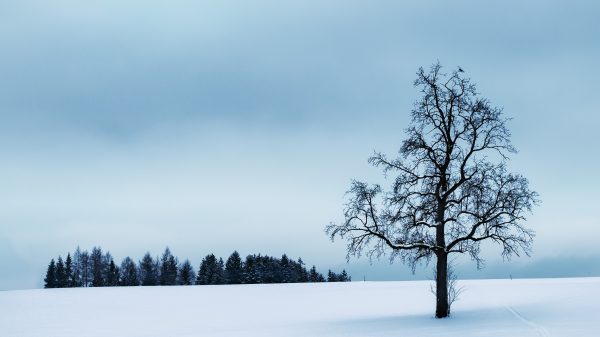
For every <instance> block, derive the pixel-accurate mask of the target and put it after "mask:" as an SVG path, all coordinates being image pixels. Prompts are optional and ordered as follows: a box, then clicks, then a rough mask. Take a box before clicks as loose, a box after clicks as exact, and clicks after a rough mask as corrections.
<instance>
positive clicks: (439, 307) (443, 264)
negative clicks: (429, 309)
mask: <svg viewBox="0 0 600 337" xmlns="http://www.w3.org/2000/svg"><path fill="white" fill-rule="evenodd" d="M435 295H436V306H435V317H436V318H444V317H448V314H449V313H450V308H449V306H448V254H447V253H446V252H438V253H437V266H436V280H435Z"/></svg>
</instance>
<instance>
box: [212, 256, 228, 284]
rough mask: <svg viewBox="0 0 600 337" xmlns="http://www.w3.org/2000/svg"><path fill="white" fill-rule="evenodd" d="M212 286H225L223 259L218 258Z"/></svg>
mask: <svg viewBox="0 0 600 337" xmlns="http://www.w3.org/2000/svg"><path fill="white" fill-rule="evenodd" d="M212 284H225V263H224V262H223V258H219V261H218V262H217V268H216V269H215V274H214V278H213V282H212Z"/></svg>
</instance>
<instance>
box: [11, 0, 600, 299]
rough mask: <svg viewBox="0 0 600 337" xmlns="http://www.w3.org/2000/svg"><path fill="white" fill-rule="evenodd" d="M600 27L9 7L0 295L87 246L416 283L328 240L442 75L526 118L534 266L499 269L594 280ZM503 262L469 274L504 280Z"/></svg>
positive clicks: (500, 15)
mask: <svg viewBox="0 0 600 337" xmlns="http://www.w3.org/2000/svg"><path fill="white" fill-rule="evenodd" d="M599 15H600V5H598V4H597V2H595V1H587V2H585V1H568V2H567V1H564V2H557V1H554V2H552V1H496V2H493V3H492V2H490V1H485V2H482V1H453V2H451V3H450V2H442V1H437V2H434V1H402V2H399V1H348V0H344V1H321V0H319V1H241V0H238V1H222V0H220V1H112V0H110V1H107V0H103V1H74V0H73V1H60V0H59V1H52V2H44V1H41V2H40V1H27V0H21V1H2V0H0V117H1V122H0V155H1V162H0V163H1V165H0V261H1V262H2V268H3V269H2V273H0V289H15V288H30V287H39V286H41V284H42V278H43V274H44V271H45V268H46V266H47V263H48V262H49V260H50V259H51V258H53V257H56V256H58V255H59V254H61V255H63V256H65V255H66V253H67V252H69V251H73V250H74V249H75V247H77V246H78V245H79V246H81V247H82V248H85V249H91V247H92V246H94V245H100V246H102V247H103V248H104V249H105V250H110V252H111V253H112V254H113V256H115V257H116V258H117V260H118V261H120V259H122V258H123V257H125V256H127V255H129V256H131V257H133V258H134V259H139V258H140V257H141V256H142V255H143V254H144V253H145V252H146V251H147V250H149V251H150V252H152V253H153V254H154V255H158V254H160V253H161V252H162V250H163V249H164V248H165V246H169V247H170V248H171V250H172V251H173V253H174V254H175V255H177V256H179V257H180V258H186V257H187V258H190V259H191V260H192V262H193V264H194V265H195V266H196V267H197V265H198V264H199V263H200V260H201V258H202V256H204V255H205V254H207V253H210V252H214V253H215V254H217V255H220V256H223V257H224V258H225V257H227V256H228V255H229V254H230V253H231V251H233V250H234V249H237V250H238V251H240V253H241V254H242V255H245V254H249V253H259V252H260V253H266V254H272V255H281V254H282V253H284V252H285V253H287V254H288V255H290V256H292V257H298V256H301V257H302V258H303V259H304V261H306V262H307V263H308V264H310V265H312V264H316V265H317V266H318V267H320V268H321V269H322V271H326V269H327V268H342V267H343V268H347V269H350V270H351V271H352V274H353V276H354V278H355V279H357V278H361V279H362V277H363V276H362V275H369V276H368V277H369V278H371V279H399V278H403V277H408V276H406V275H408V274H409V273H408V270H407V268H406V267H403V266H401V265H400V264H394V265H393V266H391V267H390V266H387V265H386V264H385V263H384V264H383V265H382V264H378V265H376V266H374V267H368V266H366V263H367V262H366V261H364V260H359V261H356V260H353V261H351V265H349V266H348V265H344V263H345V251H344V244H343V243H341V242H336V243H333V244H332V243H331V242H330V241H329V240H328V238H327V237H326V235H325V234H324V232H323V228H324V226H325V225H326V224H327V223H329V222H330V221H339V220H341V218H342V213H341V212H342V206H343V202H344V192H345V191H346V189H347V188H348V187H349V183H350V180H351V179H352V178H358V179H365V180H372V181H375V180H377V179H381V178H380V177H381V174H380V172H379V170H378V169H375V168H372V167H370V166H369V165H368V164H367V161H366V160H367V158H368V157H369V156H370V155H371V154H372V152H373V151H374V150H380V151H384V152H386V153H389V154H391V155H393V154H394V153H395V151H396V150H397V149H398V147H399V145H400V143H401V141H402V139H403V137H404V134H403V130H404V128H406V127H407V126H408V121H409V111H410V109H411V107H412V102H413V101H414V100H416V99H417V97H418V91H417V90H416V89H415V88H414V87H413V86H412V82H413V80H414V79H415V73H416V71H417V69H418V68H419V67H420V66H424V67H428V66H430V65H431V64H432V63H434V62H436V61H438V60H439V61H440V62H441V63H442V65H444V66H445V69H446V70H447V71H451V70H452V69H455V68H456V67H457V66H461V67H462V68H463V69H464V70H465V71H466V73H467V74H468V76H470V77H471V78H472V79H473V80H474V81H475V82H476V83H477V85H478V89H479V92H480V93H481V94H482V95H483V96H485V97H487V98H489V99H490V100H491V101H492V103H493V104H495V105H497V106H500V107H503V108H504V111H505V113H506V114H507V115H508V116H511V117H513V118H514V119H513V120H512V122H511V123H510V125H509V126H510V128H511V130H512V132H513V143H514V144H515V146H516V147H517V148H518V149H519V150H520V151H519V153H518V154H517V155H515V156H514V157H513V159H512V161H511V163H510V168H511V169H512V170H514V171H518V172H520V173H522V174H523V175H525V176H526V177H528V178H529V180H530V184H531V187H532V188H533V189H535V190H536V191H538V192H539V194H540V196H541V199H542V201H543V202H542V204H541V206H540V207H538V208H537V209H535V212H534V214H533V215H532V216H531V217H530V218H529V222H528V223H529V225H530V227H532V228H533V229H535V230H536V231H537V234H538V235H537V237H536V241H535V245H534V255H533V257H532V258H530V259H526V258H522V259H517V260H513V262H512V263H513V264H512V265H509V266H515V267H514V268H515V270H520V271H521V275H523V276H529V277H532V276H533V277H534V276H554V275H586V274H590V273H594V272H600V271H599V270H598V268H597V267H594V268H596V269H595V271H594V270H591V269H593V268H591V269H588V268H589V263H588V262H589V261H596V265H598V263H597V261H598V260H594V258H595V257H600V245H598V243H597V242H598V239H599V237H600V229H599V228H600V227H599V225H600V223H599V220H598V216H597V209H598V207H599V204H600V198H599V197H598V190H599V189H600V180H599V178H598V167H599V166H600V150H599V149H598V146H599V145H600V141H599V140H598V134H599V132H598V128H599V125H600V114H598V107H599V106H600V95H598V92H599V89H600V86H599V85H598V78H600V68H599V66H598V60H600V25H598V17H599ZM497 252H498V251H497V249H496V250H495V249H494V248H492V249H491V250H488V253H487V255H489V256H490V259H489V260H488V268H487V269H486V270H483V271H480V272H474V271H473V270H472V269H473V267H472V265H469V264H468V263H466V264H465V267H464V269H465V270H466V271H465V275H467V276H469V277H506V270H508V269H507V268H512V267H507V264H503V263H502V260H501V259H499V258H496V257H494V256H495V254H496V253H497ZM586 261H588V262H586ZM577 266H579V267H577ZM468 268H471V269H468ZM519 268H520V269H519ZM323 269H324V270H323ZM549 269H552V272H550V273H549ZM499 270H500V271H499ZM552 273H554V274H552Z"/></svg>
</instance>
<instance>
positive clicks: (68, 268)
mask: <svg viewBox="0 0 600 337" xmlns="http://www.w3.org/2000/svg"><path fill="white" fill-rule="evenodd" d="M65 274H66V275H67V283H66V287H73V286H74V283H75V282H74V281H73V260H72V259H71V253H67V260H66V261H65Z"/></svg>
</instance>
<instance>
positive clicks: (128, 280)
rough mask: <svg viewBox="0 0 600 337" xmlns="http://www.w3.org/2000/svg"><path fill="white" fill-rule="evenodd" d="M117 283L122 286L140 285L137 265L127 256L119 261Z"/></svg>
mask: <svg viewBox="0 0 600 337" xmlns="http://www.w3.org/2000/svg"><path fill="white" fill-rule="evenodd" d="M119 284H120V285H122V286H139V285H140V280H139V278H138V269H137V266H136V265H135V262H133V260H132V259H131V258H130V257H129V256H128V257H126V258H125V259H124V260H123V262H121V279H120V282H119Z"/></svg>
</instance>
